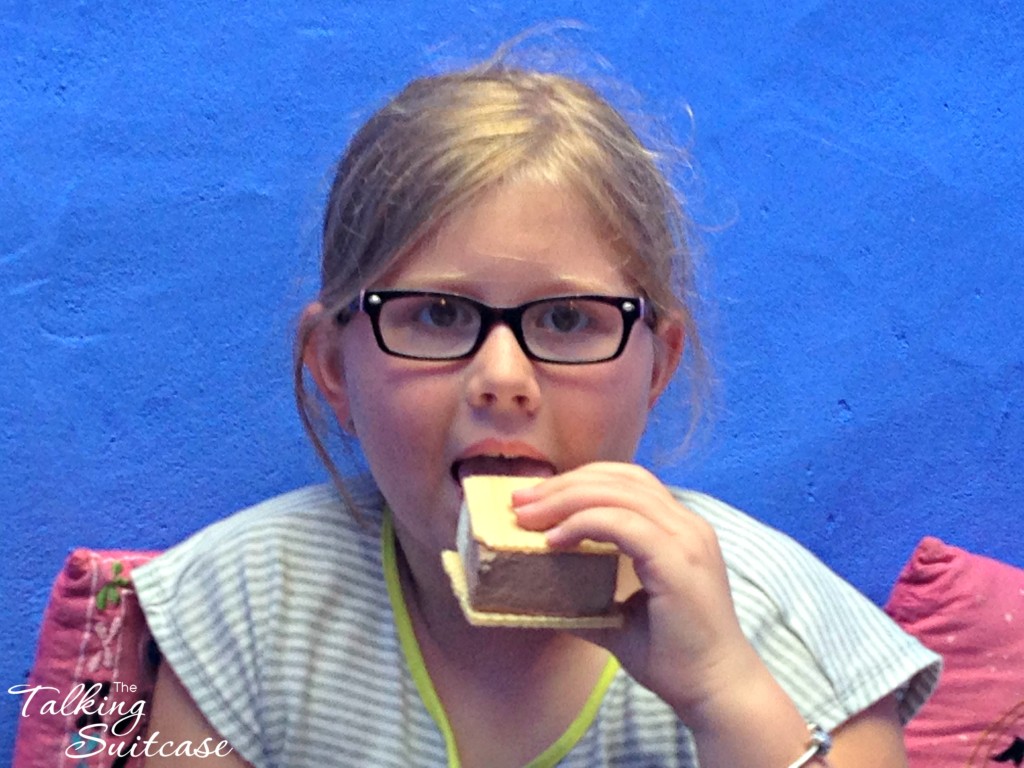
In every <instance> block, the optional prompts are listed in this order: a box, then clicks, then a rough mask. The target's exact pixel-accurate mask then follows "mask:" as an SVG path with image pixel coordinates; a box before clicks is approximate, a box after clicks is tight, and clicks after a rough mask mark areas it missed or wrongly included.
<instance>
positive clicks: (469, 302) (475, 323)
mask: <svg viewBox="0 0 1024 768" xmlns="http://www.w3.org/2000/svg"><path fill="white" fill-rule="evenodd" d="M356 312H365V313H366V314H367V315H368V316H369V317H370V322H371V324H372V326H373V333H374V336H375V337H376V339H377V345H378V346H379V347H380V348H381V349H382V350H383V351H384V352H387V353H388V354H389V355H394V356H395V357H405V358H409V359H411V360H461V359H463V358H467V357H472V356H473V355H474V354H476V351H477V350H478V349H480V347H481V345H482V344H483V343H484V340H485V339H486V338H487V335H488V333H490V330H491V328H493V327H494V326H495V325H496V324H498V323H502V324H504V325H507V326H508V327H509V328H510V329H511V330H512V333H513V334H514V335H515V338H516V341H518V342H519V346H520V347H521V348H522V350H523V352H524V353H525V354H526V356H527V357H528V358H530V359H531V360H537V361H540V362H545V363H564V364H568V365H578V364H582V363H603V362H605V361H607V360H614V359H615V358H616V357H618V356H619V355H620V354H622V350H623V349H625V348H626V342H627V341H629V332H630V331H631V330H632V328H633V325H634V324H635V323H636V321H637V320H639V319H643V320H644V321H645V322H646V323H648V324H649V325H650V326H651V327H653V326H654V310H653V308H652V307H651V306H650V305H649V304H648V303H647V302H646V301H645V300H644V299H643V298H639V297H638V298H633V297H618V296H554V297H551V298H546V299H538V300H536V301H529V302H527V303H526V304H520V305H519V306H518V307H491V306H488V305H487V304H482V303H481V302H479V301H476V300H474V299H470V298H467V297H465V296H459V295H457V294H453V293H435V292H431V291H362V292H361V293H360V294H359V298H358V299H357V300H356V301H354V302H352V304H351V305H349V306H348V307H347V308H345V309H343V310H341V311H340V312H339V313H338V314H337V316H336V319H337V321H338V322H339V323H345V322H347V321H348V320H349V319H350V318H351V316H352V315H353V314H355V313H356Z"/></svg>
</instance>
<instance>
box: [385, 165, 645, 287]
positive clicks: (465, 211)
mask: <svg viewBox="0 0 1024 768" xmlns="http://www.w3.org/2000/svg"><path fill="white" fill-rule="evenodd" d="M627 263H628V259H627V258H626V257H625V256H624V255H623V254H622V253H621V251H620V250H619V249H618V248H617V247H616V244H615V243H614V241H613V240H612V239H611V238H609V237H608V236H607V234H606V232H605V231H604V230H603V229H602V228H601V227H599V226H598V225H597V223H596V220H595V218H594V216H593V214H592V213H591V211H590V208H589V207H588V206H587V205H586V203H585V202H584V201H583V200H582V198H580V197H579V196H578V195H576V194H574V193H572V192H571V191H566V190H565V189H563V188H561V187H558V186H554V185H551V184H547V183H542V182H535V181H525V180H524V181H519V182H515V183H513V184H505V185H501V186H499V187H497V188H495V189H493V190H491V191H489V192H487V193H485V194H484V195H482V196H481V197H480V198H478V199H477V200H476V201H474V202H473V203H471V204H470V205H468V206H465V207H464V208H462V209H460V210H458V211H456V212H455V213H453V214H452V215H451V216H449V217H448V218H447V219H446V220H445V221H444V222H443V223H442V224H441V225H440V226H439V227H438V228H437V230H436V231H435V232H434V233H433V234H432V235H431V236H430V237H428V238H425V239H424V240H423V241H422V242H420V243H419V244H417V246H416V247H415V248H413V249H412V250H411V251H410V252H409V253H407V254H406V255H405V256H404V257H403V258H402V259H401V260H400V261H399V262H398V263H397V264H395V265H393V267H392V269H390V270H388V274H387V275H386V277H387V278H389V279H390V280H406V281H408V280H415V281H428V282H431V283H432V284H435V285H444V284H450V285H452V286H458V285H461V284H464V283H467V282H472V283H477V284H479V285H480V286H482V287H494V288H498V287H504V286H510V285H528V286H529V285H535V286H537V287H538V288H540V287H544V286H547V287H550V288H552V289H555V288H561V289H572V290H576V291H583V290H587V289H589V290H592V291H593V292H607V291H609V290H621V289H622V288H624V287H626V286H627V285H628V284H629V282H630V281H629V280H628V279H627V275H626V266H627Z"/></svg>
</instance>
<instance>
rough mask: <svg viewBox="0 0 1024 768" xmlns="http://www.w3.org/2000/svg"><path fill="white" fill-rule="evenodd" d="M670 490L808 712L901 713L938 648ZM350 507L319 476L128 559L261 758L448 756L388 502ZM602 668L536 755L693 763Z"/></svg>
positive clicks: (235, 733)
mask: <svg viewBox="0 0 1024 768" xmlns="http://www.w3.org/2000/svg"><path fill="white" fill-rule="evenodd" d="M676 493H677V497H678V498H679V500H680V501H682V502H683V503H684V504H686V505H687V507H689V508H690V509H692V510H693V511H694V512H696V513H698V514H700V515H702V516H703V517H704V518H706V519H707V520H708V521H709V522H710V523H711V524H712V525H713V526H714V527H715V529H716V531H717V533H718V537H719V541H720V545H721V547H722V551H723V554H724V556H725V560H726V564H727V567H728V572H729V582H730V586H731V589H732V592H733V598H734V602H735V606H736V611H737V614H738V616H739V619H740V623H741V625H742V627H743V630H744V632H746V634H747V636H748V637H749V638H750V639H751V641H752V642H753V644H754V646H755V647H756V648H757V650H758V652H759V653H760V654H761V656H762V658H763V659H764V661H765V663H766V664H767V666H768V667H769V669H770V670H771V671H772V673H773V674H774V675H775V677H776V678H777V679H778V681H779V683H780V684H781V685H782V686H783V688H784V689H785V690H786V691H787V692H788V693H789V695H790V696H791V697H792V698H793V700H794V702H796V704H797V706H798V707H799V708H800V709H801V711H802V712H803V714H804V716H805V717H806V718H807V720H808V721H809V722H815V723H818V724H820V725H822V726H823V727H825V728H829V729H831V728H833V727H834V726H836V725H837V724H839V723H841V722H843V721H845V720H847V719H848V718H849V717H851V716H852V715H853V714H856V713H857V712H859V711H861V710H863V709H864V708H866V707H868V706H870V705H871V704H873V703H874V702H875V701H877V700H878V699H880V698H881V697H883V696H885V695H886V694H888V693H890V692H893V691H895V692H897V694H898V696H899V701H900V714H901V716H902V717H903V719H904V720H906V719H909V718H910V716H911V715H912V714H913V713H914V712H915V711H916V710H917V709H918V707H920V705H921V704H922V703H923V701H924V699H925V698H926V697H927V696H928V694H929V693H930V692H931V690H932V688H933V687H934V685H935V683H936V680H937V676H938V670H939V660H938V657H937V656H935V655H934V654H933V653H931V652H930V651H928V650H927V649H925V648H924V647H923V646H921V645H920V644H919V643H918V642H917V641H916V640H915V639H914V638H912V637H910V636H908V635H906V634H904V633H903V632H902V631H901V630H900V629H899V628H898V627H896V625H895V624H893V623H892V622H891V621H890V620H889V619H888V617H886V616H885V615H884V614H883V613H882V612H881V611H880V610H879V609H878V608H877V607H876V606H874V605H873V604H872V603H870V602H869V601H868V600H867V599H866V598H864V597H863V596H861V595H860V594H859V593H858V592H856V590H854V589H853V588H852V587H851V586H850V585H848V584H847V583H846V582H844V581H842V580H841V579H840V578H839V577H838V576H836V575H835V574H833V573H832V572H831V571H829V570H828V569H827V568H826V567H825V566H824V565H822V564H821V563H820V562H819V561H818V560H817V559H816V558H815V557H814V556H813V555H811V554H810V553H809V552H807V550H805V549H804V548H803V547H801V546H800V545H798V544H797V543H796V542H794V541H793V540H792V539H790V538H788V537H786V536H785V535H783V534H781V533H779V532H777V531H775V530H773V529H771V528H769V527H767V526H765V525H763V524H762V523H759V522H757V521H756V520H754V519H753V518H751V517H749V516H747V515H745V514H743V513H742V512H740V511H738V510H736V509H733V508H732V507H730V506H728V505H726V504H724V503H722V502H720V501H717V500H715V499H712V498H710V497H708V496H705V495H703V494H698V493H694V492H691V491H677V492H676ZM360 506H361V514H362V515H363V517H364V518H365V519H366V523H367V524H366V525H365V527H362V526H360V525H359V524H358V523H357V522H355V521H354V520H353V519H352V516H351V515H350V514H348V512H347V510H346V509H345V508H344V505H343V504H342V502H341V501H340V499H339V498H338V496H337V495H336V494H335V492H334V491H333V490H332V489H330V488H329V487H327V486H317V487H311V488H305V489H302V490H298V491H294V492H292V493H288V494H285V495H283V496H280V497H277V498H274V499H271V500H269V501H266V502H264V503H262V504H259V505H257V506H255V507H252V508H250V509H247V510H244V511H242V512H239V513H237V514H235V515H233V516H231V517H229V518H227V519H225V520H222V521H220V522H218V523H216V524H214V525H212V526H210V527H208V528H206V529H204V530H202V531H200V532H199V533H197V534H196V535H194V536H193V537H191V538H190V539H188V540H187V541H185V542H183V543H182V544H179V545H178V546H176V547H174V548H173V549H171V550H169V551H168V552H166V553H164V554H163V555H161V556H160V557H158V558H156V559H155V560H153V561H151V562H150V563H148V564H147V565H145V566H143V567H140V568H138V569H136V570H135V572H134V574H133V575H134V580H135V586H136V589H137V591H138V594H139V600H140V602H141V604H142V606H143V609H144V611H145V613H146V617H147V619H148V621H149V625H150V628H151V630H152V632H153V635H154V637H155V638H156V640H157V642H158V643H159V645H160V648H161V650H162V652H163V654H164V656H165V658H166V659H167V660H168V662H169V663H170V664H171V666H172V667H173V668H174V670H175V671H176V672H177V674H178V676H179V677H180V678H181V680H182V682H183V684H184V685H185V687H186V688H187V689H188V691H189V692H190V694H191V695H192V697H193V699H194V700H195V702H196V704H197V706H198V707H199V709H200V710H201V711H202V712H203V714H204V715H205V716H206V718H207V720H208V721H209V722H210V724H211V725H212V726H213V727H214V728H216V729H217V731H219V732H220V733H221V734H222V735H223V736H224V737H225V738H227V739H228V740H229V741H230V742H231V744H232V745H233V746H234V748H235V749H236V751H237V752H238V753H239V754H240V755H242V756H243V757H244V758H245V759H246V760H248V761H249V762H251V763H252V764H253V765H254V766H257V768H264V767H266V768H269V767H270V766H282V767H285V766H287V767H289V768H301V767H302V766H311V767H313V766H315V768H324V767H325V766H333V765H345V766H395V767H396V768H398V767H399V766H402V767H403V768H406V767H407V766H441V765H449V766H455V765H458V758H457V756H456V755H454V754H449V752H450V750H448V749H447V748H446V742H445V737H444V733H443V728H442V727H439V723H438V722H437V721H436V720H435V718H434V716H432V714H431V712H430V711H428V708H427V706H426V705H425V704H424V700H423V696H422V695H421V692H422V687H423V686H424V685H426V686H427V687H428V688H429V685H430V684H429V678H426V672H425V670H424V669H422V667H421V664H422V662H421V661H420V660H419V654H418V649H416V648H415V647H414V646H415V643H414V641H412V645H411V646H410V644H409V641H408V638H407V641H406V643H405V645H404V646H403V643H402V641H401V640H400V637H399V635H400V633H399V631H398V627H401V626H402V624H403V621H407V618H406V617H405V610H404V606H403V605H401V602H400V600H399V601H398V603H397V604H396V605H395V606H394V607H393V606H392V603H391V602H390V601H389V597H388V589H387V579H388V569H389V567H391V566H390V564H389V563H388V560H387V557H386V556H384V554H382V552H383V551H386V549H387V548H386V547H385V548H383V550H382V546H381V536H380V528H381V513H380V511H379V510H380V509H381V507H382V501H381V500H380V498H379V496H377V495H376V494H375V492H367V494H365V495H364V498H363V501H362V503H361V504H360ZM411 634H412V633H411V632H409V633H407V635H411ZM612 673H613V674H612ZM609 675H611V678H610V684H608V686H607V690H605V691H604V695H603V698H600V699H598V700H596V701H595V702H594V704H595V710H596V713H592V720H587V721H586V722H583V721H578V722H577V724H576V726H577V727H576V731H577V733H575V734H573V738H570V739H568V740H567V741H568V743H567V744H565V745H564V746H563V747H562V748H561V749H560V750H559V749H555V750H549V752H547V753H545V759H544V760H542V761H539V762H538V763H537V765H554V764H558V765H560V766H573V767H576V766H578V767H579V768H593V767H594V766H605V765H608V766H665V767H669V766H674V767H678V768H686V767H689V768H696V766H697V761H696V757H695V756H694V751H693V744H692V741H691V739H690V736H689V733H688V732H687V730H686V728H685V727H684V726H683V725H682V724H681V723H680V722H679V720H678V718H676V716H675V714H674V713H673V712H672V710H671V709H670V708H669V707H667V706H666V705H665V704H664V703H663V702H662V701H661V700H659V699H658V698H657V697H656V696H654V695H653V694H651V693H650V692H649V691H647V690H646V689H645V688H643V687H641V686H640V685H639V684H637V683H636V682H635V681H633V680H632V678H630V677H629V675H628V674H627V673H626V672H624V671H623V670H621V669H610V670H609ZM417 679H419V685H417ZM424 680H427V682H425V683H424ZM428 698H429V696H428ZM442 719H443V716H442Z"/></svg>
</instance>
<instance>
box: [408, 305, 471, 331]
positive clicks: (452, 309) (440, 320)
mask: <svg viewBox="0 0 1024 768" xmlns="http://www.w3.org/2000/svg"><path fill="white" fill-rule="evenodd" d="M416 321H417V322H418V323H420V324H421V325H425V326H430V327H432V328H455V327H459V326H463V325H467V324H472V323H473V322H474V318H473V311H472V310H471V309H470V307H468V306H465V305H463V304H462V303H461V302H458V301H453V300H452V299H448V298H435V299H429V300H426V301H424V303H423V304H422V305H421V307H420V308H419V311H418V312H417V313H416Z"/></svg>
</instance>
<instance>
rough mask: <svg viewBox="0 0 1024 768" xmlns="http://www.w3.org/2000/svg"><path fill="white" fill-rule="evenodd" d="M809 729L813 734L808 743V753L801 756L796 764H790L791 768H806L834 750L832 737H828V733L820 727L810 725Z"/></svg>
mask: <svg viewBox="0 0 1024 768" xmlns="http://www.w3.org/2000/svg"><path fill="white" fill-rule="evenodd" d="M807 729H808V730H809V731H810V732H811V738H810V741H808V742H807V751H806V752H804V753H803V754H802V755H800V757H798V758H797V759H796V762H793V763H790V765H789V768H804V766H806V765H809V764H810V762H811V761H812V760H815V759H817V758H819V757H824V756H825V755H827V754H828V753H829V750H830V749H832V737H831V736H829V735H828V731H826V730H825V729H824V728H822V727H821V726H820V725H808V726H807Z"/></svg>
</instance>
